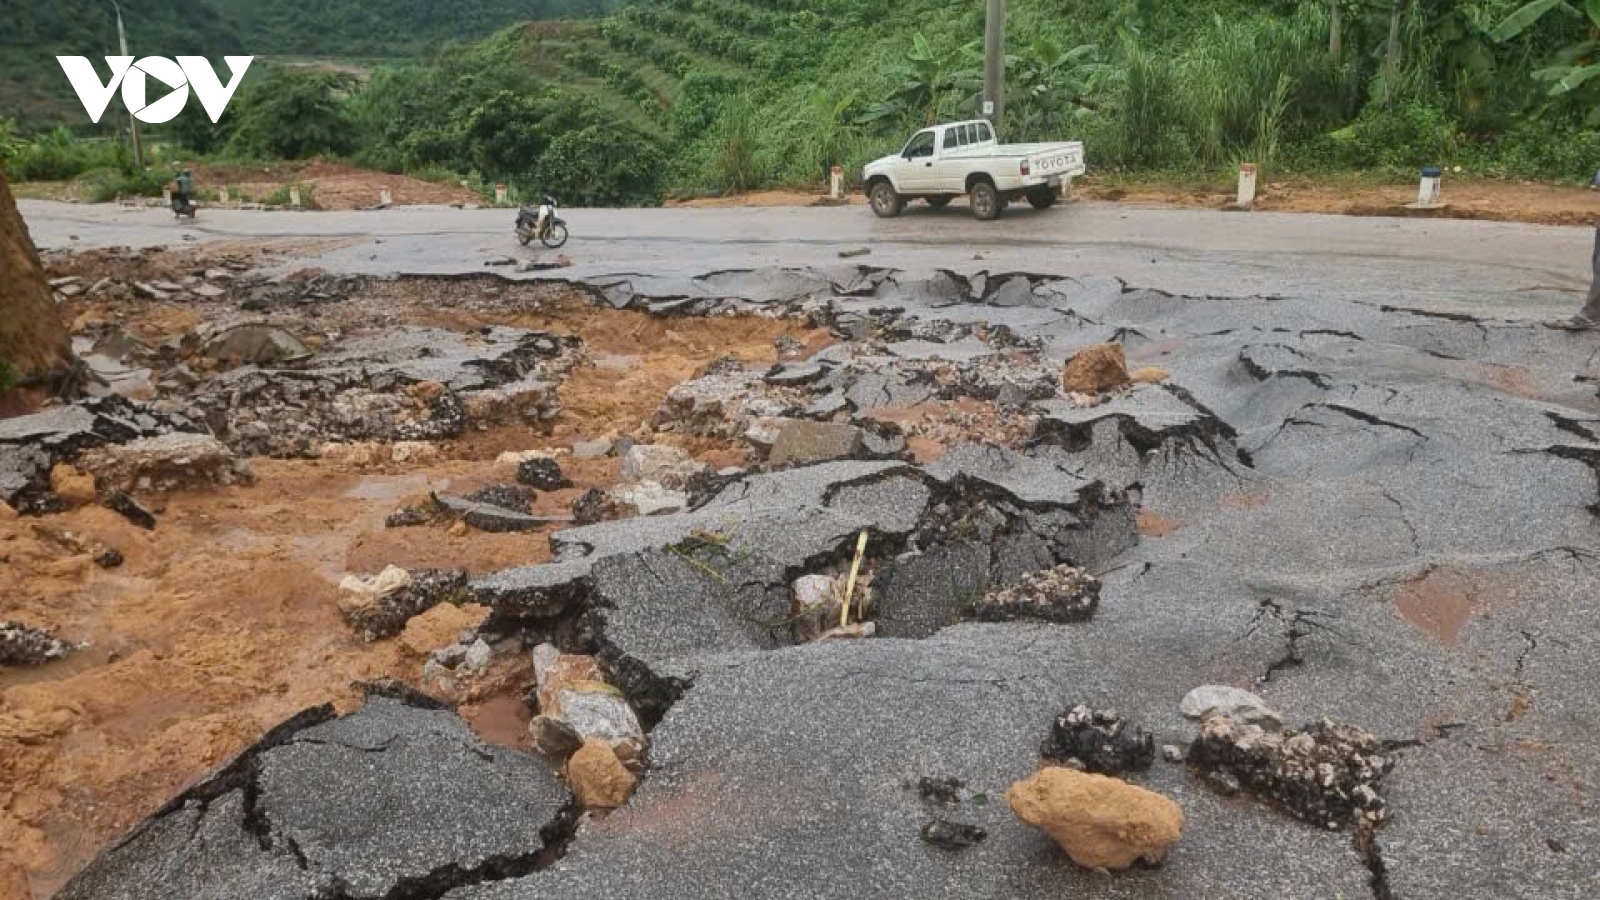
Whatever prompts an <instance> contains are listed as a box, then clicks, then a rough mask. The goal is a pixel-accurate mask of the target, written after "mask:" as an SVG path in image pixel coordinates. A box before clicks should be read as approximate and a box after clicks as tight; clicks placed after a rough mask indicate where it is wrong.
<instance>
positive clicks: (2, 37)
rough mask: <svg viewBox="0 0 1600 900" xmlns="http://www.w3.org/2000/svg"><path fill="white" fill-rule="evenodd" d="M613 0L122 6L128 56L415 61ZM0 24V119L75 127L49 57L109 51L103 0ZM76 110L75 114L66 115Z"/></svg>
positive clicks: (58, 5)
mask: <svg viewBox="0 0 1600 900" xmlns="http://www.w3.org/2000/svg"><path fill="white" fill-rule="evenodd" d="M617 5H618V2H617V0H449V2H440V0H129V2H126V3H124V4H123V16H124V20H125V23H126V27H127V31H128V40H129V50H130V52H132V53H133V54H134V55H136V56H143V55H154V56H178V55H180V54H199V55H205V56H211V57H220V56H223V55H226V54H234V53H243V54H250V55H268V56H270V55H286V54H293V55H313V56H326V57H332V58H338V59H348V58H362V59H371V58H399V57H412V56H416V57H420V56H422V55H424V54H426V53H427V52H428V51H430V50H432V49H434V48H436V47H438V46H439V45H440V44H441V43H443V42H446V41H456V40H470V39H482V38H485V37H487V36H489V35H490V34H492V33H493V32H495V31H496V30H498V29H501V28H504V27H506V26H508V25H511V24H514V23H517V22H522V21H526V20H530V19H556V18H581V17H585V16H594V15H598V14H601V13H604V12H608V11H610V10H612V9H614V8H616V6H617ZM6 7H7V8H6V11H5V13H4V17H3V21H0V118H11V119H14V120H19V121H20V122H21V123H22V124H24V125H39V124H54V123H56V122H76V121H78V120H80V119H81V118H82V117H81V110H77V107H76V100H75V98H74V96H73V94H72V92H71V89H70V87H69V86H68V85H67V83H66V80H65V78H63V77H62V74H61V69H60V67H59V66H58V65H57V64H56V61H55V57H56V56H57V55H61V54H68V55H78V56H89V57H91V58H94V57H98V56H104V55H107V54H114V53H116V52H117V31H116V19H115V15H114V11H113V7H112V4H111V2H110V0H16V2H12V3H7V4H6ZM74 110H77V114H74Z"/></svg>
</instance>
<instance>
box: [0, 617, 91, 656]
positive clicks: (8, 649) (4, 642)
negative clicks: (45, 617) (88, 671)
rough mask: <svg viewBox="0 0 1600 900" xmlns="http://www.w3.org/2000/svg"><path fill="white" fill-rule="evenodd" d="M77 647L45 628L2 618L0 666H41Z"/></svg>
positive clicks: (0, 623)
mask: <svg viewBox="0 0 1600 900" xmlns="http://www.w3.org/2000/svg"><path fill="white" fill-rule="evenodd" d="M76 649H77V646H76V645H74V644H70V643H68V642H66V641H63V640H61V639H60V638H58V637H56V636H55V635H53V634H51V633H50V632H48V631H46V630H44V629H43V628H30V627H29V626H27V625H24V624H22V623H21V622H9V621H5V620H0V666H40V665H44V664H45V663H47V662H51V661H52V660H57V659H60V658H62V657H64V656H66V655H67V654H68V653H71V652H72V651H73V650H76Z"/></svg>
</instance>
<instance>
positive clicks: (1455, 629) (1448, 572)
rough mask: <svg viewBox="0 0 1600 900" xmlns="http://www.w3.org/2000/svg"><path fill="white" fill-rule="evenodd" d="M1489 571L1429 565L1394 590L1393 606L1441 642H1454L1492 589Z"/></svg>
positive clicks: (1478, 610)
mask: <svg viewBox="0 0 1600 900" xmlns="http://www.w3.org/2000/svg"><path fill="white" fill-rule="evenodd" d="M1492 576H1493V573H1487V572H1472V571H1470V570H1462V569H1452V568H1434V569H1429V570H1428V571H1427V572H1425V573H1424V574H1422V575H1421V576H1419V577H1417V578H1415V579H1412V580H1411V581H1408V582H1406V583H1405V584H1403V585H1401V586H1400V587H1399V589H1397V590H1396V591H1395V592H1394V607H1395V609H1396V611H1398V612H1399V613H1400V616H1401V617H1402V618H1404V619H1405V620H1406V621H1407V622H1410V623H1411V624H1412V625H1414V626H1416V627H1417V628H1420V629H1421V630H1422V631H1424V632H1426V633H1427V634H1429V635H1431V636H1432V637H1433V638H1435V639H1436V640H1438V641H1439V642H1440V643H1441V644H1444V645H1446V646H1454V645H1455V643H1456V640H1457V638H1459V637H1460V635H1461V629H1463V628H1465V627H1466V626H1467V623H1468V622H1470V621H1472V617H1473V616H1474V615H1476V614H1478V613H1479V612H1480V611H1481V610H1482V608H1483V606H1484V605H1485V602H1486V600H1487V597H1486V596H1485V595H1486V594H1488V593H1490V591H1492V589H1493V587H1492V585H1491V584H1486V583H1485V580H1486V579H1488V578H1491V577H1492Z"/></svg>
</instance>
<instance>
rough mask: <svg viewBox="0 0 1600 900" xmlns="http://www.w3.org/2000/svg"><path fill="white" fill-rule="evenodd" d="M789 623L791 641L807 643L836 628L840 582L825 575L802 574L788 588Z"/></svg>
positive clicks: (841, 597) (841, 592)
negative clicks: (791, 635)
mask: <svg viewBox="0 0 1600 900" xmlns="http://www.w3.org/2000/svg"><path fill="white" fill-rule="evenodd" d="M789 593H790V604H789V621H790V622H791V623H792V624H791V627H792V628H793V631H794V639H795V640H796V641H797V642H799V643H802V644H804V643H807V642H810V641H814V640H816V639H817V638H819V637H821V636H822V634H823V632H825V631H827V630H829V629H831V628H836V627H838V625H839V609H840V607H841V606H843V605H844V581H843V580H842V579H839V578H831V577H829V576H827V575H802V576H801V577H799V578H796V579H795V580H794V584H792V585H790V586H789Z"/></svg>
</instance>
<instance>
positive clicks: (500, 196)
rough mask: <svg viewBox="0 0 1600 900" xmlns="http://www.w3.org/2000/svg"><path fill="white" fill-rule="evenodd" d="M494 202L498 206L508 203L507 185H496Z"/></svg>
mask: <svg viewBox="0 0 1600 900" xmlns="http://www.w3.org/2000/svg"><path fill="white" fill-rule="evenodd" d="M494 204H495V205H496V206H505V205H506V186H505V185H503V184H496V185H495V186H494Z"/></svg>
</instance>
